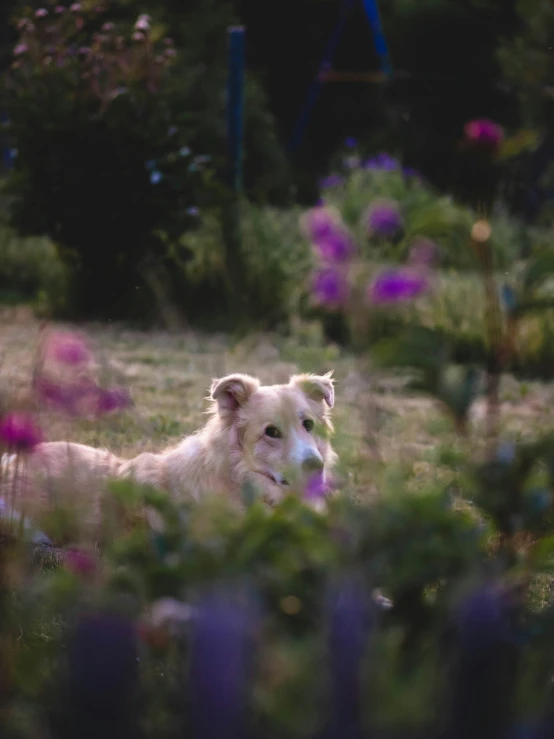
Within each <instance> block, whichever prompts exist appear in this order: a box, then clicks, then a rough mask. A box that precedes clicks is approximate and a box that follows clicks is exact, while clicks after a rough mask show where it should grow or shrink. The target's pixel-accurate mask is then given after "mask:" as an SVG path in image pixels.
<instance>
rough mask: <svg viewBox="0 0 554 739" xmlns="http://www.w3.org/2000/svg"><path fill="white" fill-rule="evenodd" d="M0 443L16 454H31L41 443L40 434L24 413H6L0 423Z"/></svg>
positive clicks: (30, 418)
mask: <svg viewBox="0 0 554 739" xmlns="http://www.w3.org/2000/svg"><path fill="white" fill-rule="evenodd" d="M0 441H1V442H2V443H3V444H4V445H5V446H7V447H8V448H9V449H13V450H14V451H16V452H20V453H26V452H32V451H33V449H34V448H35V447H36V446H37V445H38V444H40V442H41V441H42V432H41V430H40V428H39V427H38V426H37V425H36V423H35V422H34V420H33V418H32V417H31V416H29V415H28V414H26V413H16V412H13V413H8V414H7V415H6V416H4V418H2V420H1V421H0Z"/></svg>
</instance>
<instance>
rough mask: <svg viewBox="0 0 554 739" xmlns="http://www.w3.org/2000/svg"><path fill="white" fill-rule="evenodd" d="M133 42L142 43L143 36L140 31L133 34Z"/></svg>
mask: <svg viewBox="0 0 554 739" xmlns="http://www.w3.org/2000/svg"><path fill="white" fill-rule="evenodd" d="M133 41H144V34H143V33H141V32H140V31H137V32H136V33H133Z"/></svg>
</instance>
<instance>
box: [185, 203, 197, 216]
mask: <svg viewBox="0 0 554 739" xmlns="http://www.w3.org/2000/svg"><path fill="white" fill-rule="evenodd" d="M186 213H187V215H188V216H198V215H200V211H199V210H198V208H196V207H195V206H194V205H192V206H191V207H190V208H187V210H186Z"/></svg>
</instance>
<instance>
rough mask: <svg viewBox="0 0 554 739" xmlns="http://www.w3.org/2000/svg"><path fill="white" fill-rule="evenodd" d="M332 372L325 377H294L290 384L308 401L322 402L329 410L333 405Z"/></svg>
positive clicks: (308, 375) (307, 375) (306, 375)
mask: <svg viewBox="0 0 554 739" xmlns="http://www.w3.org/2000/svg"><path fill="white" fill-rule="evenodd" d="M332 374H333V373H332V372H328V373H327V374H326V375H310V374H305V375H295V376H294V377H291V381H290V384H291V385H296V387H298V388H299V389H300V390H302V392H303V393H304V394H305V395H307V396H308V398H310V400H322V401H323V400H324V401H325V402H326V403H327V405H328V406H329V408H332V407H333V406H334V405H335V387H334V381H333V378H332Z"/></svg>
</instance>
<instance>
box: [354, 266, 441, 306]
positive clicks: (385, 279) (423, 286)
mask: <svg viewBox="0 0 554 739" xmlns="http://www.w3.org/2000/svg"><path fill="white" fill-rule="evenodd" d="M428 289H429V280H428V279H427V277H426V276H425V275H423V274H421V273H420V272H416V271H414V270H410V269H407V268H405V267H404V268H400V269H390V270H387V271H386V272H382V273H381V274H380V275H378V277H376V278H375V280H373V282H371V283H370V284H369V286H368V292H367V295H368V299H369V300H370V302H371V303H374V304H375V305H385V304H387V303H401V302H404V301H407V300H413V299H414V298H417V297H418V296H419V295H422V294H423V293H425V292H426V291H427V290H428Z"/></svg>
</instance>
